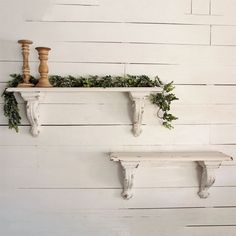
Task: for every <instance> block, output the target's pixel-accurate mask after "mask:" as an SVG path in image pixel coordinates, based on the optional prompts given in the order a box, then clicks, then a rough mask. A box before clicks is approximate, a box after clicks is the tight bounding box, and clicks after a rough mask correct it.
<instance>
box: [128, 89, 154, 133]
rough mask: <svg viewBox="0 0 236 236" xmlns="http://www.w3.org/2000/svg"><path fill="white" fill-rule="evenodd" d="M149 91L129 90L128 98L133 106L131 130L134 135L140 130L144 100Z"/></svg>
mask: <svg viewBox="0 0 236 236" xmlns="http://www.w3.org/2000/svg"><path fill="white" fill-rule="evenodd" d="M149 95H150V93H147V92H136V91H135V92H129V96H130V99H131V100H132V106H133V129H132V132H133V134H134V136H135V137H137V136H139V135H140V134H141V132H142V120H143V113H144V106H145V101H146V99H147V98H148V96H149Z"/></svg>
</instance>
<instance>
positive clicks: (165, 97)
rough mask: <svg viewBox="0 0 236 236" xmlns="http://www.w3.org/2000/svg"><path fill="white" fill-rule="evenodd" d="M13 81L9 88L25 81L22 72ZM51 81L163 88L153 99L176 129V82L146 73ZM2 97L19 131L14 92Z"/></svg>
mask: <svg viewBox="0 0 236 236" xmlns="http://www.w3.org/2000/svg"><path fill="white" fill-rule="evenodd" d="M10 76H11V77H12V80H10V81H9V82H8V84H7V87H17V85H18V84H19V83H20V82H22V81H23V78H22V76H21V75H19V74H12V75H10ZM49 80H50V83H51V84H52V86H53V87H102V88H109V87H160V88H162V92H161V93H156V94H152V95H151V96H150V100H151V102H152V103H153V104H155V105H157V106H158V108H159V109H158V112H157V116H158V117H159V118H160V119H161V120H162V124H163V126H165V127H166V128H168V129H171V128H173V126H172V124H171V122H172V121H173V120H176V119H178V118H177V117H175V116H173V115H172V114H171V113H169V111H170V106H171V102H172V101H174V100H178V98H177V97H176V96H175V95H174V94H173V93H171V91H173V89H174V86H173V82H171V83H168V84H164V83H163V82H162V81H161V80H160V79H159V78H158V77H155V78H154V79H153V80H152V79H150V78H149V77H148V76H146V75H140V76H134V75H126V76H124V77H122V76H110V75H108V76H96V75H95V76H89V77H74V76H70V75H69V76H66V77H63V76H58V75H52V76H50V77H49ZM30 82H31V83H33V84H37V82H38V80H37V79H35V78H34V77H33V76H31V77H30ZM2 97H3V98H4V108H3V109H4V115H5V116H6V117H7V118H8V126H9V128H10V129H15V131H16V132H18V131H19V128H18V127H19V125H20V124H21V117H20V114H19V108H18V103H17V100H16V98H15V95H14V93H13V92H7V90H6V89H5V90H4V92H3V94H2Z"/></svg>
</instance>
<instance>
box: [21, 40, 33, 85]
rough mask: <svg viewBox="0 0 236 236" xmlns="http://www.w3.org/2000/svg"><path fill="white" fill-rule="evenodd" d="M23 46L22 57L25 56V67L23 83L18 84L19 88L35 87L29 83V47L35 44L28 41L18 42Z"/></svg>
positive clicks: (23, 68)
mask: <svg viewBox="0 0 236 236" xmlns="http://www.w3.org/2000/svg"><path fill="white" fill-rule="evenodd" d="M18 43H19V44H21V49H22V56H23V66H22V76H23V82H21V83H19V84H18V87H33V86H34V85H33V84H31V83H30V82H29V80H30V67H29V52H30V50H29V45H30V44H32V43H33V42H32V41H30V40H27V39H21V40H19V41H18Z"/></svg>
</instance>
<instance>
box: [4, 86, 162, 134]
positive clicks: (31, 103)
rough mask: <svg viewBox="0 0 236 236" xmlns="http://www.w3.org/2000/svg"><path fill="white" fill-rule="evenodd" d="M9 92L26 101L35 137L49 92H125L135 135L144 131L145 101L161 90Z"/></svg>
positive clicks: (53, 89)
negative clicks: (43, 104)
mask: <svg viewBox="0 0 236 236" xmlns="http://www.w3.org/2000/svg"><path fill="white" fill-rule="evenodd" d="M7 91H8V92H18V93H20V95H21V97H22V98H23V99H24V101H25V102H26V113H27V118H28V120H29V122H30V125H31V129H30V132H31V134H32V135H33V136H34V137H37V136H38V135H39V133H40V127H41V124H40V108H39V105H40V103H41V102H42V100H43V99H44V98H45V95H46V94H47V93H67V92H68V93H81V92H83V93H84V92H121V93H123V92H125V93H128V94H129V97H130V99H131V101H132V106H133V121H132V123H133V128H132V132H133V134H134V136H136V137H137V136H139V135H140V134H141V132H142V119H143V112H144V107H145V101H146V99H147V98H148V96H149V95H150V94H151V93H156V92H161V88H159V87H138V88H137V87H135V88H134V87H115V88H55V87H54V88H37V87H33V88H8V89H7Z"/></svg>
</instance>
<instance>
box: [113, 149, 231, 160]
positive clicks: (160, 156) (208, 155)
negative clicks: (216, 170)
mask: <svg viewBox="0 0 236 236" xmlns="http://www.w3.org/2000/svg"><path fill="white" fill-rule="evenodd" d="M110 157H111V160H113V161H120V160H121V161H122V160H125V161H231V160H233V158H232V157H230V156H228V155H226V154H224V153H222V152H214V151H204V152H117V153H111V154H110Z"/></svg>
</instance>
